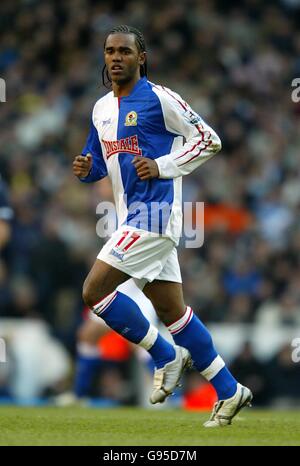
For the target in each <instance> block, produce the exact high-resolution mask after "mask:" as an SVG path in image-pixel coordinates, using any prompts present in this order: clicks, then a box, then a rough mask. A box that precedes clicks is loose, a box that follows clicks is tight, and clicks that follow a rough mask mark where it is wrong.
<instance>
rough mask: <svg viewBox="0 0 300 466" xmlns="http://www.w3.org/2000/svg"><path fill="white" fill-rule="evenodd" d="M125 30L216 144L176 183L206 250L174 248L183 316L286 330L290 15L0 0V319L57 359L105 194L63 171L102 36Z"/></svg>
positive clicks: (291, 296) (92, 91)
mask: <svg viewBox="0 0 300 466" xmlns="http://www.w3.org/2000/svg"><path fill="white" fill-rule="evenodd" d="M118 24H130V25H132V26H135V27H137V28H138V29H140V30H141V31H142V32H143V33H144V35H145V39H146V44H147V51H148V77H149V79H150V81H153V82H156V83H158V84H163V85H165V86H168V87H170V88H171V89H173V90H174V91H176V92H178V93H179V94H181V95H182V97H183V98H184V100H186V101H187V102H188V103H189V104H190V105H191V106H192V108H193V109H194V110H195V111H197V112H199V114H200V115H201V116H202V117H203V118H204V119H206V120H207V122H208V123H209V124H210V125H211V126H212V127H213V128H214V129H215V130H216V131H217V133H218V134H219V135H220V138H221V140H222V144H223V149H222V151H221V152H220V154H219V155H217V156H216V157H215V158H213V159H212V160H211V161H209V162H208V163H207V164H204V165H203V166H202V167H201V169H199V170H197V171H196V172H195V173H193V174H192V175H190V176H189V177H186V178H185V179H184V200H185V201H204V202H205V242H204V245H203V247H201V248H199V249H184V248H183V247H180V251H179V252H180V263H181V267H182V273H183V280H184V291H185V296H186V301H187V302H188V303H189V304H190V305H191V306H192V307H193V309H194V311H195V312H198V313H199V315H200V316H201V318H202V319H203V320H204V321H205V322H208V323H209V322H226V323H263V324H266V325H268V326H272V325H273V326H281V325H283V326H285V325H286V326H297V325H298V326H299V325H300V183H299V177H300V103H296V102H293V100H292V98H291V94H292V90H293V88H292V87H291V83H292V80H293V79H294V78H295V77H300V58H299V57H300V27H299V26H300V1H298V0H277V1H276V0H273V1H264V2H261V1H259V0H241V1H239V2H234V1H230V0H228V1H226V2H224V1H221V0H185V1H183V2H177V1H173V0H169V1H165V2H163V3H162V2H159V1H157V0H152V1H151V2H150V1H149V2H141V1H139V0H136V1H135V0H133V1H127V0H122V1H99V0H72V2H70V1H67V0H60V1H59V0H47V1H38V0H22V1H21V2H20V1H19V0H10V1H9V2H1V5H0V44H1V46H0V77H1V78H4V79H5V81H6V86H7V97H6V100H7V101H6V102H5V103H1V104H0V140H1V145H0V160H1V162H0V172H1V175H2V177H3V179H4V180H5V181H6V183H7V185H8V187H9V193H10V200H11V205H12V207H13V209H14V219H13V222H12V232H11V241H10V243H9V245H8V246H7V247H6V248H5V251H2V254H1V261H0V316H1V317H5V316H6V317H7V316H8V317H17V318H19V317H38V318H42V319H44V320H46V321H47V322H48V323H49V324H50V325H51V328H52V329H53V332H54V334H55V335H56V336H57V337H58V338H59V339H60V340H61V341H62V342H63V343H64V344H65V346H66V347H67V348H68V349H70V350H72V349H73V348H74V338H75V337H74V335H75V330H76V328H77V326H78V323H79V322H80V318H81V317H80V315H81V309H82V301H81V288H82V283H83V280H84V278H85V276H86V274H87V272H88V270H89V268H90V266H91V264H92V262H93V261H94V258H95V256H96V253H97V252H98V251H99V250H100V248H101V246H102V240H101V239H100V238H99V237H97V235H96V230H95V228H96V222H97V215H96V206H97V204H98V202H99V201H100V200H104V199H105V200H110V199H111V190H110V185H109V182H108V181H107V180H103V181H101V182H100V183H96V184H94V185H89V186H87V185H81V184H80V183H79V182H78V181H77V180H76V179H74V176H73V175H72V170H71V165H72V160H73V158H74V156H75V155H78V154H79V153H80V151H81V148H82V147H83V145H84V142H85V138H86V136H87V133H88V127H89V120H90V116H91V110H92V107H93V104H94V102H95V101H96V100H97V99H98V98H99V97H101V96H102V95H104V94H105V93H106V92H107V89H106V88H104V87H103V85H102V79H101V70H102V66H103V42H104V39H105V37H106V34H107V32H108V31H109V29H110V28H111V27H113V26H115V25H118Z"/></svg>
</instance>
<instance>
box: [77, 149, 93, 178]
mask: <svg viewBox="0 0 300 466" xmlns="http://www.w3.org/2000/svg"><path fill="white" fill-rule="evenodd" d="M92 165H93V159H92V155H91V154H87V155H85V156H84V155H77V157H75V159H74V162H73V173H74V175H75V176H78V177H79V178H85V177H86V176H88V174H89V173H90V170H91V168H92Z"/></svg>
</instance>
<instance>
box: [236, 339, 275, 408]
mask: <svg viewBox="0 0 300 466" xmlns="http://www.w3.org/2000/svg"><path fill="white" fill-rule="evenodd" d="M230 370H231V371H232V373H233V374H234V375H235V377H236V378H237V379H238V380H239V381H240V383H241V384H243V385H246V386H247V387H249V388H250V389H251V391H252V393H253V395H254V400H255V406H259V405H266V404H267V403H268V395H269V393H268V390H269V387H268V378H267V376H266V365H265V364H263V363H262V362H260V360H259V359H258V358H257V357H256V356H255V355H254V353H253V348H252V345H251V343H250V342H249V341H247V342H245V343H244V345H243V347H242V348H241V350H240V351H239V355H238V356H237V357H236V358H235V359H234V360H233V361H232V362H231V364H230Z"/></svg>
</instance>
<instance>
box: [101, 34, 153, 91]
mask: <svg viewBox="0 0 300 466" xmlns="http://www.w3.org/2000/svg"><path fill="white" fill-rule="evenodd" d="M104 58H105V64H106V66H107V69H108V72H109V74H110V77H111V80H112V82H115V83H117V84H122V83H127V82H130V81H131V80H133V79H135V78H136V77H139V76H140V65H142V64H143V63H144V62H145V53H140V52H139V50H138V48H137V46H136V43H135V38H134V35H133V34H122V33H120V34H119V33H118V34H110V35H109V36H108V38H107V40H106V44H105V49H104Z"/></svg>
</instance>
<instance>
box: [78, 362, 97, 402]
mask: <svg viewBox="0 0 300 466" xmlns="http://www.w3.org/2000/svg"><path fill="white" fill-rule="evenodd" d="M99 364H100V358H99V357H97V356H84V355H81V354H78V356H77V360H76V374H75V381H74V391H75V395H76V396H77V397H78V398H81V397H84V396H89V395H90V389H91V385H92V381H93V377H94V375H95V371H96V370H97V368H98V367H99Z"/></svg>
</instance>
